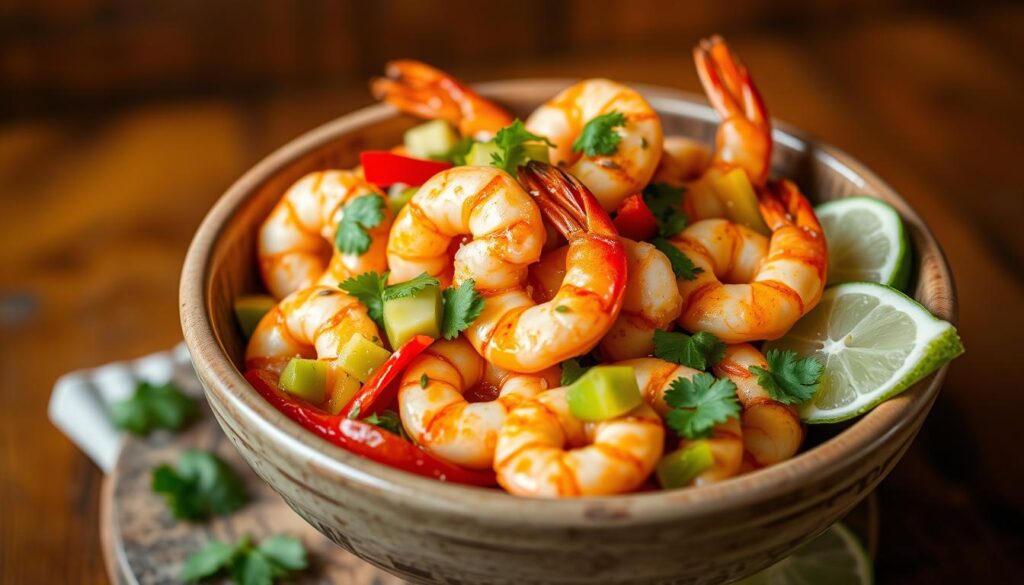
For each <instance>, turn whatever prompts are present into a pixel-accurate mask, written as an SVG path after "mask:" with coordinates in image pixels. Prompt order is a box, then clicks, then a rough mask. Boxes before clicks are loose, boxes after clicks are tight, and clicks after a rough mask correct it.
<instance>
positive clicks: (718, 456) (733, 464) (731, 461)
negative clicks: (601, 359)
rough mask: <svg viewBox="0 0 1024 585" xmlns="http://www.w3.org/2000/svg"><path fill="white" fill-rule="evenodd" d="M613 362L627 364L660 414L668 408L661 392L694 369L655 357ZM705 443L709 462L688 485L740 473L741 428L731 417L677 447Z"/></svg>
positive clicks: (646, 399) (741, 461)
mask: <svg viewBox="0 0 1024 585" xmlns="http://www.w3.org/2000/svg"><path fill="white" fill-rule="evenodd" d="M615 365H620V366H629V367H631V368H633V372H634V374H635V375H636V382H637V385H638V386H639V387H640V394H641V395H642V396H643V397H644V401H645V402H646V403H647V404H649V405H650V406H651V407H652V408H654V410H655V411H656V412H657V413H658V414H659V415H661V416H662V417H664V416H665V415H667V414H668V412H669V410H671V408H670V407H669V405H668V404H666V403H665V392H666V391H668V389H669V388H670V387H671V386H672V382H675V381H676V380H677V379H679V378H685V379H687V380H689V379H692V378H693V377H694V376H695V375H697V374H699V373H700V372H699V371H698V370H695V369H693V368H689V367H687V366H680V365H676V364H673V363H672V362H667V361H665V360H662V359H658V358H638V359H631V360H624V361H621V362H618V363H616V364H615ZM700 443H703V444H706V445H707V446H708V448H709V449H710V450H711V456H712V459H713V463H712V465H711V467H708V468H707V469H705V470H703V471H701V472H700V473H699V474H697V476H696V477H694V479H693V480H692V482H691V483H692V485H705V484H709V483H714V482H718V481H722V480H723V479H728V478H730V477H732V476H734V475H737V474H738V473H740V471H741V469H742V465H743V431H742V430H741V428H740V421H739V420H738V419H737V418H735V417H730V418H728V419H726V421H725V422H723V423H719V424H717V425H715V426H714V428H713V429H712V430H711V436H710V437H708V438H706V439H683V440H681V441H680V447H688V446H691V445H696V444H700Z"/></svg>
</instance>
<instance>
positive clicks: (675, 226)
mask: <svg viewBox="0 0 1024 585" xmlns="http://www.w3.org/2000/svg"><path fill="white" fill-rule="evenodd" d="M683 191H684V190H683V189H678V188H676V187H673V186H672V185H669V184H667V183H651V184H650V185H647V187H645V188H644V193H643V197H644V203H646V204H647V208H648V209H650V210H651V214H653V215H654V219H655V221H657V222H658V235H659V236H661V237H663V238H671V237H672V236H674V235H676V234H678V233H679V232H681V231H683V228H684V227H686V223H687V222H688V221H689V219H688V218H687V217H686V213H685V212H683Z"/></svg>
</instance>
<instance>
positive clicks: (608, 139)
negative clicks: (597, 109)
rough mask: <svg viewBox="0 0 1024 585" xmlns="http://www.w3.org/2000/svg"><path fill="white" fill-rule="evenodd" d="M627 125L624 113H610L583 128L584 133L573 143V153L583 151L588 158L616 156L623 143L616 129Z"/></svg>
mask: <svg viewBox="0 0 1024 585" xmlns="http://www.w3.org/2000/svg"><path fill="white" fill-rule="evenodd" d="M625 125H626V116H624V115H623V114H622V112H608V113H607V114H602V115H600V116H597V117H596V118H591V120H590V121H588V122H587V123H586V125H584V126H583V132H580V135H579V136H578V137H577V138H576V142H573V143H572V151H573V152H580V151H583V153H584V154H586V155H587V156H597V155H603V156H607V155H609V154H614V153H615V151H616V150H618V148H619V143H620V142H622V136H619V133H618V132H616V131H615V130H614V129H615V128H616V127H621V126H625Z"/></svg>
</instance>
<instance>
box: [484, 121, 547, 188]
mask: <svg viewBox="0 0 1024 585" xmlns="http://www.w3.org/2000/svg"><path fill="white" fill-rule="evenodd" d="M531 142H540V143H542V144H544V145H546V146H548V147H554V144H552V143H551V141H550V140H548V139H547V138H545V137H543V136H538V135H536V134H533V133H532V132H530V131H528V130H527V129H526V126H525V125H524V124H523V121H522V120H518V119H517V120H516V121H515V122H512V123H511V124H510V125H508V126H505V127H504V128H502V129H501V130H498V133H497V134H495V135H494V144H495V145H496V146H497V147H498V152H494V153H492V154H491V165H492V166H495V167H498V168H499V169H504V170H505V171H507V172H509V173H512V174H513V175H514V174H515V172H516V169H517V168H519V167H520V166H522V165H524V164H526V163H527V162H528V159H529V157H528V156H527V153H526V149H525V148H524V145H525V144H527V143H531Z"/></svg>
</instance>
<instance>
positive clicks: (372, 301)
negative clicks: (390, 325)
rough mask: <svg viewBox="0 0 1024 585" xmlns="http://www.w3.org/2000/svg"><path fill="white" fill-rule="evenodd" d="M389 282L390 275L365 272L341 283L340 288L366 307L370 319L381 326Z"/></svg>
mask: <svg viewBox="0 0 1024 585" xmlns="http://www.w3.org/2000/svg"><path fill="white" fill-rule="evenodd" d="M387 282H388V273H387V272H385V273H384V274H377V273H376V272H364V273H363V274H360V275H359V276H353V277H352V278H349V279H348V280H346V281H345V282H342V283H339V284H338V288H340V289H341V290H343V291H345V292H347V293H348V294H350V295H352V296H354V297H355V298H357V299H358V300H359V302H361V303H363V305H364V306H366V312H367V314H369V315H370V318H371V319H373V320H374V321H376V322H377V324H378V325H379V324H381V323H382V322H383V320H384V301H383V300H382V299H381V297H382V296H383V295H384V287H385V285H386V284H387Z"/></svg>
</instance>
